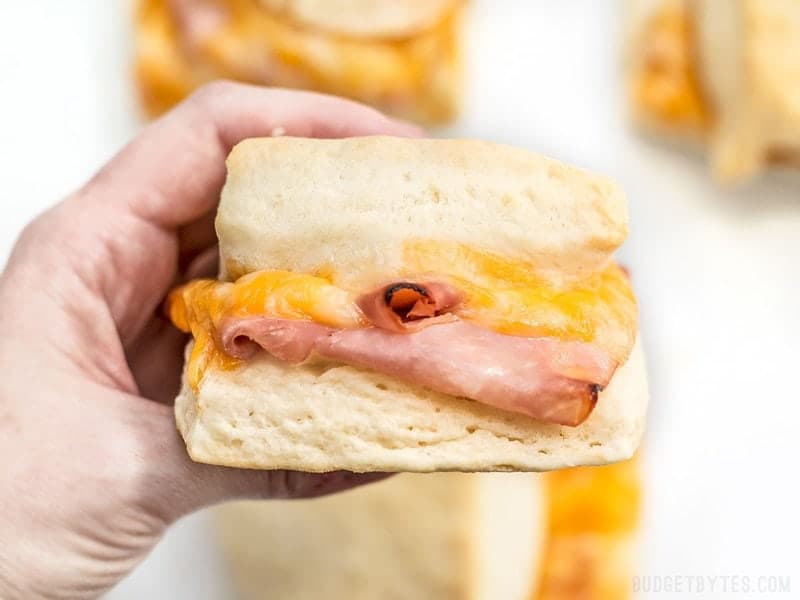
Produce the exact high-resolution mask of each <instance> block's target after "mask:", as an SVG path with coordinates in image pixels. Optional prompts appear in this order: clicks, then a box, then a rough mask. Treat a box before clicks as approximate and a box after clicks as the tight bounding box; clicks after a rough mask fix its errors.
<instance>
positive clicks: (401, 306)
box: [356, 281, 462, 333]
mask: <svg viewBox="0 0 800 600" xmlns="http://www.w3.org/2000/svg"><path fill="white" fill-rule="evenodd" d="M461 299H462V296H461V292H459V291H458V290H457V289H455V288H454V287H452V286H449V285H447V284H446V283H439V282H422V283H417V282H413V281H401V282H395V283H390V284H388V285H385V286H383V287H381V288H378V289H377V290H375V291H373V292H371V293H369V294H364V295H363V296H361V297H360V298H359V299H358V300H357V301H356V304H358V307H359V308H360V309H361V311H362V312H363V313H364V316H365V317H366V318H367V319H369V321H370V323H372V324H373V325H375V326H376V327H381V328H383V329H388V330H389V331H396V332H398V333H404V332H405V333H408V332H411V331H418V330H420V329H422V328H423V327H428V326H430V325H434V324H437V323H443V322H448V321H453V320H455V318H456V317H455V315H452V314H450V313H449V312H448V311H450V310H452V309H453V308H455V307H456V306H458V304H459V303H460V302H461Z"/></svg>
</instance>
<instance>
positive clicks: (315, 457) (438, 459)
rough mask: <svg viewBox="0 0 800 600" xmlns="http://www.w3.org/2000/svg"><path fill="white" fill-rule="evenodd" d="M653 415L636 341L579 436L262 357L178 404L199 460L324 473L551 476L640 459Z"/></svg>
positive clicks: (413, 390) (423, 393)
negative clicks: (646, 427)
mask: <svg viewBox="0 0 800 600" xmlns="http://www.w3.org/2000/svg"><path fill="white" fill-rule="evenodd" d="M646 406H647V383H646V378H645V369H644V358H643V355H642V351H641V347H640V346H639V344H638V342H637V346H636V347H635V349H634V352H633V354H632V355H631V357H630V359H629V360H628V362H627V363H626V364H625V365H623V366H622V367H620V369H619V370H618V371H617V373H616V375H615V376H614V379H613V380H612V382H611V384H610V385H609V387H608V388H607V389H606V390H604V391H603V392H602V393H601V394H600V398H599V401H598V404H597V407H596V408H595V410H594V412H593V413H592V415H591V416H590V417H589V418H588V419H587V421H586V422H584V423H583V424H582V425H580V426H578V427H560V426H557V425H546V424H542V423H538V422H536V421H534V420H532V419H528V418H525V417H520V415H515V414H512V413H507V412H504V411H501V410H497V409H493V408H492V407H489V406H485V405H482V404H479V403H477V402H472V401H469V400H465V399H462V398H454V397H451V396H446V395H444V394H439V393H436V392H432V391H428V390H425V389H422V388H418V387H415V386H411V385H407V384H404V383H402V382H398V381H396V380H394V379H392V378H391V377H388V376H384V375H381V374H379V373H374V372H370V371H360V370H357V369H354V368H351V367H343V366H330V367H321V366H312V365H309V366H301V367H291V366H286V365H284V364H281V363H279V362H278V361H275V360H273V359H271V358H269V357H267V356H261V357H259V358H257V359H255V360H253V361H252V362H251V363H249V364H247V365H246V366H244V367H242V368H240V369H237V370H234V371H214V372H210V373H209V374H208V375H207V377H206V378H205V379H204V380H203V383H202V385H201V386H200V389H199V392H198V394H197V395H195V394H194V393H193V392H192V390H191V388H190V387H189V386H187V385H185V384H184V387H183V389H182V391H181V393H180V394H179V396H178V398H177V399H176V402H175V413H176V418H177V423H178V428H179V430H180V432H181V434H182V435H183V437H184V440H185V442H186V446H187V449H188V451H189V454H190V456H191V457H192V458H193V459H194V460H196V461H199V462H205V463H211V464H218V465H227V466H235V467H244V468H254V469H295V470H301V471H311V472H324V471H331V470H339V469H345V470H349V471H356V472H368V471H387V472H394V471H408V472H430V471H517V470H518V471H544V470H551V469H558V468H564V467H571V466H578V465H593V464H605V463H608V462H614V461H618V460H623V459H626V458H629V457H630V456H632V455H633V453H634V451H635V449H636V447H637V446H638V444H639V440H640V438H641V435H642V432H643V429H644V418H645V411H646Z"/></svg>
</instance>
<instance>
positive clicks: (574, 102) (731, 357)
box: [0, 0, 800, 600]
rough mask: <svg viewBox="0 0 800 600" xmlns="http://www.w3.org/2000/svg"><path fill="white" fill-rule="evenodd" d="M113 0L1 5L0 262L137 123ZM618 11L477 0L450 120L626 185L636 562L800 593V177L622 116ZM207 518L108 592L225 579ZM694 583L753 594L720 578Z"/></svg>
mask: <svg viewBox="0 0 800 600" xmlns="http://www.w3.org/2000/svg"><path fill="white" fill-rule="evenodd" d="M124 6H125V2H119V3H117V2H107V1H104V0H91V1H89V0H68V1H65V0H60V1H56V0H51V1H46V0H31V1H29V2H10V1H7V2H3V3H2V5H0V72H2V74H3V82H2V91H3V93H2V94H0V133H2V137H1V138H0V140H1V141H0V144H2V146H0V147H1V148H2V152H0V154H1V157H2V164H3V172H4V175H5V176H4V186H3V192H2V198H3V200H2V203H3V219H2V220H0V261H2V260H3V258H2V257H4V256H5V253H6V252H7V251H8V250H9V249H10V247H11V244H12V241H13V238H14V237H15V236H16V234H17V232H18V230H19V229H20V228H21V227H22V226H23V225H24V223H25V222H27V221H28V220H29V219H30V218H31V217H32V216H33V215H34V214H35V213H37V212H39V211H40V210H41V209H42V208H44V207H46V206H47V205H49V204H50V203H52V202H54V201H56V200H57V199H58V198H59V197H61V196H63V195H64V194H66V193H68V192H69V191H70V190H71V189H72V188H74V187H75V186H77V185H78V184H79V183H80V182H82V181H83V180H84V179H86V177H88V176H89V175H90V174H91V173H92V172H93V171H94V170H95V169H96V168H97V166H99V165H100V164H101V163H102V162H103V161H104V160H105V159H106V158H107V157H108V156H109V155H110V154H111V153H113V152H114V151H115V150H116V149H117V148H119V146H120V145H121V144H122V143H123V142H124V141H125V140H126V139H127V138H129V137H130V136H131V135H132V134H133V132H134V131H135V129H136V123H137V120H136V118H135V110H134V103H133V102H132V100H131V96H130V92H129V79H128V78H129V72H130V68H129V62H128V58H127V54H128V44H129V42H128V34H127V21H126V19H127V16H126V14H125V11H124V10H123V8H122V7H124ZM616 10H617V6H616V4H612V3H607V2H602V3H601V2H592V1H591V0H572V1H571V2H544V1H536V2H533V1H528V0H516V1H515V0H506V2H490V1H489V0H484V1H476V6H475V9H474V11H473V15H472V19H471V24H470V45H471V49H470V54H471V64H470V68H469V75H470V86H469V88H470V95H469V100H468V106H467V111H466V113H465V115H464V118H463V119H462V121H461V122H460V123H459V124H458V125H457V126H456V127H454V128H452V130H450V131H449V132H448V133H452V134H453V135H463V136H470V137H484V138H488V139H494V140H499V141H506V142H511V143H515V144H519V145H522V146H525V147H528V148H531V149H534V150H538V151H542V152H545V153H548V154H552V155H554V156H557V157H560V158H563V159H566V160H569V161H572V162H575V163H578V164H581V165H584V166H587V167H590V168H593V169H595V170H599V171H603V172H606V173H608V174H610V175H612V176H614V177H616V178H618V179H619V180H620V181H621V182H622V183H623V184H624V186H625V187H626V189H627V191H628V195H629V199H630V203H631V215H632V225H631V238H630V241H629V242H628V243H627V245H626V247H625V249H624V251H623V253H622V257H623V259H624V261H625V262H626V263H627V264H628V265H629V266H630V267H631V269H632V271H633V277H634V282H635V285H636V288H637V291H638V294H639V298H640V301H641V305H642V328H643V331H644V337H645V342H646V344H647V347H648V350H649V356H650V366H651V379H652V408H651V413H650V414H651V418H650V431H649V434H648V438H647V442H646V449H645V450H646V455H645V456H646V466H647V479H648V487H647V494H646V515H645V524H644V528H643V550H642V560H641V562H642V566H641V573H642V574H643V575H648V576H658V577H662V578H663V577H674V576H680V577H685V576H706V577H714V576H727V575H731V576H752V577H756V576H761V575H782V576H791V577H792V581H791V584H792V591H793V592H795V593H797V590H800V560H798V552H797V540H798V539H800V519H798V517H797V511H798V508H797V507H798V506H800V488H798V483H797V479H798V478H797V475H796V474H793V473H796V471H797V466H796V464H795V459H796V457H798V456H800V441H798V435H797V426H796V423H798V417H800V402H798V391H797V383H796V382H795V381H794V380H793V374H794V373H795V372H797V370H798V368H797V360H798V344H797V340H798V337H800V312H799V311H798V304H800V284H798V283H797V281H798V273H797V271H798V262H799V261H798V259H800V235H798V232H800V176H797V177H794V178H792V177H771V178H769V179H768V180H765V181H762V182H759V183H758V184H756V185H752V186H749V187H748V188H747V189H743V190H739V191H736V192H722V191H719V190H717V189H715V188H714V187H713V186H712V185H711V183H710V182H709V181H708V179H707V178H706V173H705V169H704V165H703V164H702V161H701V160H698V159H696V157H689V156H686V155H684V154H681V153H678V152H675V151H674V150H671V149H668V148H665V147H662V146H659V145H656V144H654V143H652V142H650V141H647V140H643V139H640V138H639V137H638V136H635V135H632V134H631V133H629V132H628V131H627V129H626V127H625V125H624V118H623V115H622V112H621V104H620V102H619V95H620V94H619V84H620V81H619V75H620V73H619V68H618V52H617V47H616V46H617V42H616V41H615V40H616V36H615V32H616V31H617V29H618V26H617V18H616V17H617V14H616ZM205 527H206V525H205V520H204V518H203V517H202V516H201V517H193V518H190V519H187V520H185V521H183V522H181V523H180V524H179V525H178V527H176V528H175V529H174V530H173V531H172V532H171V533H170V534H169V535H168V536H167V538H166V539H165V540H164V541H163V542H162V544H161V545H160V546H159V547H158V548H157V549H156V551H155V552H154V553H153V555H152V556H151V557H150V559H149V560H148V561H147V562H146V563H145V564H144V565H143V566H142V567H141V568H140V569H139V570H138V571H137V572H135V573H134V574H133V575H132V576H131V577H130V578H129V579H128V580H126V581H125V582H124V583H123V584H122V585H121V586H119V587H118V588H117V589H116V590H115V591H114V592H112V593H111V594H109V598H112V599H114V600H120V599H123V598H145V597H146V598H208V599H212V598H214V599H216V598H224V597H226V592H225V591H224V590H225V589H226V588H225V586H224V583H223V582H222V581H221V571H220V569H219V566H218V565H217V562H216V555H215V554H214V551H213V548H211V547H209V546H207V544H209V543H210V542H208V539H209V538H208V532H207V530H206V529H205ZM709 585H710V584H707V586H709ZM683 595H684V594H677V593H676V594H668V593H663V594H658V597H682V596H683ZM786 596H788V595H784V597H786ZM699 597H704V598H717V597H719V598H722V597H724V598H728V597H753V595H752V594H735V593H730V592H728V593H726V592H724V591H723V590H722V583H721V581H719V580H718V581H717V582H716V583H715V588H714V591H709V588H708V587H706V591H705V592H704V593H703V594H701V595H700V596H699ZM758 597H769V595H768V594H764V595H761V596H758Z"/></svg>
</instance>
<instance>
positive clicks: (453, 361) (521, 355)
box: [218, 311, 616, 426]
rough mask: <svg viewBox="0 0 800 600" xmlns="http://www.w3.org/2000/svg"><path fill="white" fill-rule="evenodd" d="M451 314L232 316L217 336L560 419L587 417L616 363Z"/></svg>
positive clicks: (294, 358)
mask: <svg viewBox="0 0 800 600" xmlns="http://www.w3.org/2000/svg"><path fill="white" fill-rule="evenodd" d="M365 312H366V311H365ZM448 316H449V317H450V320H449V321H447V322H442V321H438V322H435V323H432V324H430V325H429V326H427V327H423V328H417V329H416V330H414V331H411V332H409V331H407V330H405V329H403V328H402V327H401V331H395V330H392V329H389V328H382V327H365V328H358V329H333V328H330V327H326V326H324V325H319V324H316V323H313V322H310V321H301V320H290V319H279V318H274V317H268V316H262V317H249V318H229V319H227V320H225V321H223V322H222V323H220V324H219V327H218V336H219V341H220V343H221V346H222V348H223V349H224V351H225V352H227V353H228V354H230V355H232V356H235V357H239V358H249V357H251V356H252V355H253V354H254V353H255V352H257V351H258V350H259V349H263V350H265V351H266V352H268V353H270V354H271V355H273V356H274V357H275V358H278V359H280V360H284V361H287V362H289V363H292V364H299V363H302V362H304V361H306V360H309V359H310V358H312V357H314V356H316V357H321V358H324V359H328V360H331V361H335V362H338V363H342V364H346V365H351V366H355V367H360V368H365V369H372V370H375V371H378V372H380V373H385V374H387V375H391V376H393V377H396V378H398V379H400V380H404V381H407V382H409V383H412V384H416V385H420V386H423V387H426V388H429V389H432V390H435V391H438V392H442V393H445V394H450V395H453V396H461V397H465V398H469V399H472V400H476V401H478V402H482V403H484V404H488V405H491V406H494V407H497V408H500V409H503V410H508V411H512V412H516V413H522V414H525V415H528V416H530V417H533V418H535V419H537V420H539V421H543V422H547V423H556V424H559V425H572V426H574V425H579V424H580V423H582V422H583V421H584V420H585V419H586V418H587V417H588V416H589V414H590V413H591V411H592V409H593V408H594V405H595V404H596V402H597V394H598V392H599V391H600V390H601V389H602V388H603V387H605V386H606V385H607V384H608V382H609V381H610V380H611V377H612V375H613V374H614V370H615V369H616V363H615V361H614V360H613V359H612V358H611V357H610V356H609V355H608V354H607V353H606V352H604V351H603V350H601V349H599V348H598V347H596V346H594V345H592V344H588V343H584V342H565V341H560V340H556V339H552V338H527V337H518V336H511V335H504V334H500V333H496V332H494V331H491V330H488V329H485V328H483V327H480V326H478V325H475V324H472V323H467V322H465V321H462V320H460V319H458V318H457V317H455V316H452V315H448ZM435 319H437V317H432V318H431V319H425V320H431V321H433V320H435Z"/></svg>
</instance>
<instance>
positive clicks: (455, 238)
mask: <svg viewBox="0 0 800 600" xmlns="http://www.w3.org/2000/svg"><path fill="white" fill-rule="evenodd" d="M217 234H218V237H219V240H220V253H221V258H222V269H223V276H224V277H226V278H228V279H230V278H232V277H235V276H236V275H241V274H243V273H246V272H250V271H255V270H259V269H285V270H290V271H298V272H305V273H313V272H315V271H319V270H321V269H332V270H333V272H334V274H335V279H334V281H335V282H337V283H341V282H344V280H346V279H348V278H350V279H353V278H357V279H359V280H362V281H363V280H364V279H373V280H376V281H379V280H385V279H386V278H387V277H391V276H392V275H393V274H394V273H396V272H397V271H398V270H399V268H400V264H401V262H402V246H403V243H404V242H405V241H407V240H409V239H431V240H439V241H452V242H460V243H466V244H471V245H473V246H475V247H480V248H484V249H486V250H488V251H493V252H497V253H498V254H500V255H502V256H505V257H508V258H509V259H518V260H523V261H527V262H529V263H532V264H535V265H537V266H538V267H539V268H540V269H542V270H543V271H550V272H553V273H558V274H559V275H560V276H564V277H569V276H571V275H575V276H580V275H583V274H585V273H586V272H593V271H597V270H598V269H600V268H602V267H603V266H605V265H606V264H607V263H608V261H609V260H610V256H611V254H612V253H613V251H614V250H616V249H617V247H619V245H620V244H621V243H622V242H623V240H624V239H625V237H626V235H627V207H626V203H625V199H624V196H623V194H622V191H621V190H620V188H619V187H618V186H617V185H615V184H614V183H613V182H611V181H609V180H608V179H605V178H603V177H601V176H597V175H593V174H590V173H587V172H584V171H582V170H580V169H577V168H574V167H570V166H568V165H565V164H563V163H560V162H558V161H556V160H553V159H549V158H545V157H542V156H539V155H536V154H533V153H531V152H528V151H526V150H522V149H519V148H511V147H507V146H501V145H498V144H492V143H488V142H480V141H468V140H420V139H405V138H391V137H381V136H375V137H364V138H350V139H344V140H310V139H303V138H263V139H251V140H245V141H243V142H241V143H240V144H239V145H237V146H236V147H235V148H234V149H233V151H232V152H231V154H230V156H229V158H228V178H227V181H226V184H225V187H224V189H223V192H222V199H221V203H220V208H219V213H218V217H217Z"/></svg>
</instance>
